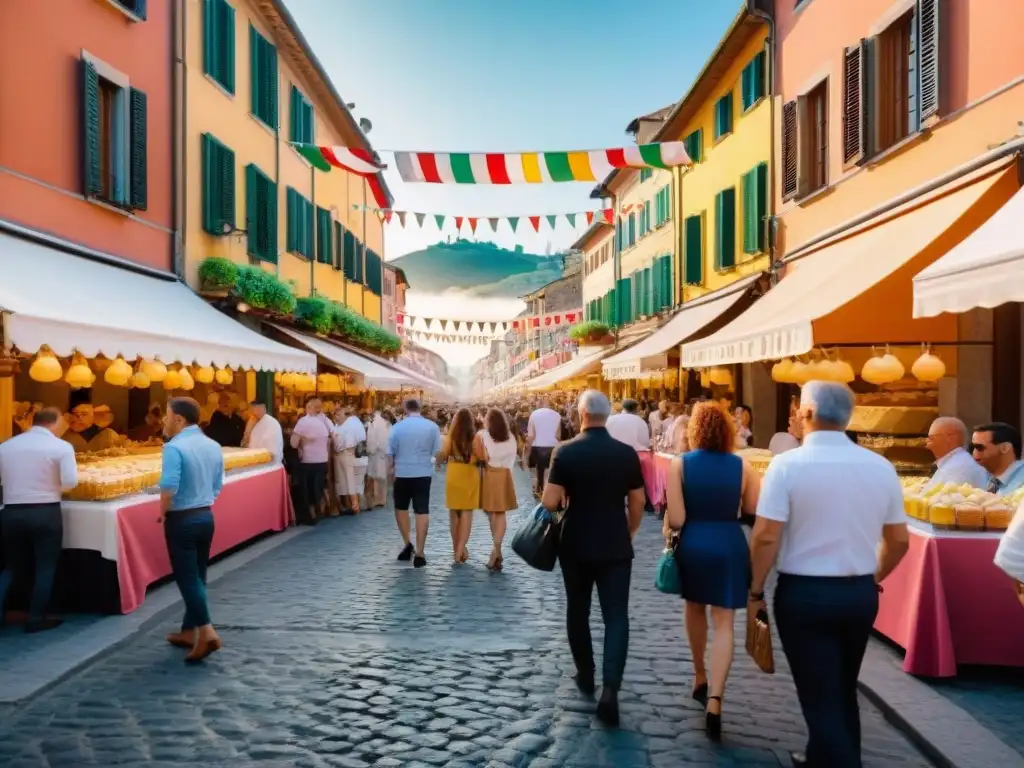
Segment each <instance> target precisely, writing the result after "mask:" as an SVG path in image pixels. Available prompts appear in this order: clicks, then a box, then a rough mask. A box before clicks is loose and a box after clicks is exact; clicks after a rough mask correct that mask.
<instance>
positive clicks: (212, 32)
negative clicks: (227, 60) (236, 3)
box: [203, 0, 221, 78]
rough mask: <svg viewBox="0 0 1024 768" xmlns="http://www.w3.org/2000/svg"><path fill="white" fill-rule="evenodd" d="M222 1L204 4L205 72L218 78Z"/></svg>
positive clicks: (207, 1) (205, 2) (212, 0)
mask: <svg viewBox="0 0 1024 768" xmlns="http://www.w3.org/2000/svg"><path fill="white" fill-rule="evenodd" d="M219 5H220V0H204V2H203V72H204V73H206V74H207V75H210V76H211V77H214V78H217V74H218V73H217V43H218V41H219V40H220V20H221V14H220V13H219V10H220V9H219V8H218V6H219Z"/></svg>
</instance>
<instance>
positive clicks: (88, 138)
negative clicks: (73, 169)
mask: <svg viewBox="0 0 1024 768" xmlns="http://www.w3.org/2000/svg"><path fill="white" fill-rule="evenodd" d="M82 187H83V189H84V191H85V194H86V195H87V196H88V195H99V194H102V193H103V168H102V167H101V166H100V76H99V74H97V72H96V67H94V66H93V65H92V64H90V63H89V62H88V61H83V62H82Z"/></svg>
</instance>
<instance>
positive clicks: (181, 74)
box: [171, 3, 188, 280]
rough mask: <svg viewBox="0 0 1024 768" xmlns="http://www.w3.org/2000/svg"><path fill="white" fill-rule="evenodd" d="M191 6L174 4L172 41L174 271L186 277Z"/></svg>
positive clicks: (181, 276) (172, 217)
mask: <svg viewBox="0 0 1024 768" xmlns="http://www.w3.org/2000/svg"><path fill="white" fill-rule="evenodd" d="M187 13H188V6H187V4H186V3H171V40H172V45H173V47H174V52H173V57H172V63H171V125H172V126H173V130H174V135H173V136H172V138H171V222H172V224H171V227H172V229H173V233H172V235H171V271H172V272H173V273H174V274H175V275H177V276H178V278H179V279H181V280H185V279H186V275H185V245H186V236H185V225H186V217H187V215H188V214H187V206H186V204H185V191H186V179H185V167H186V165H185V161H186V152H187V149H186V148H187V146H188V142H187V141H186V140H185V130H186V128H187V127H188V101H187V98H186V94H187V90H186V89H187V87H188V86H187V83H188V79H187V77H186V75H187V71H186V67H185V29H186V28H187V27H186V18H185V14H187Z"/></svg>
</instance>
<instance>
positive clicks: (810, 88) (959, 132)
mask: <svg viewBox="0 0 1024 768" xmlns="http://www.w3.org/2000/svg"><path fill="white" fill-rule="evenodd" d="M775 5H776V20H775V31H774V37H775V40H776V50H775V57H774V61H773V69H774V71H773V73H772V80H773V85H774V87H773V89H772V92H773V93H774V94H776V95H775V99H774V112H775V116H774V125H775V129H774V133H775V147H774V154H775V158H776V162H775V163H774V169H775V172H774V174H773V182H772V185H773V196H774V210H775V213H776V215H775V227H774V237H775V246H776V249H775V250H776V253H777V254H778V255H779V256H781V260H780V261H779V262H778V263H776V264H775V265H774V270H773V271H774V272H775V275H776V277H777V278H779V279H778V281H777V285H776V286H775V287H773V288H772V289H771V291H769V293H768V294H767V295H766V296H765V297H764V298H762V299H761V300H759V301H758V302H756V303H755V305H754V306H753V307H752V308H751V309H750V310H748V311H747V312H745V313H744V314H743V315H742V316H740V317H739V318H738V319H737V320H735V321H734V322H733V323H731V324H730V325H728V326H726V327H725V328H723V329H722V330H721V331H719V332H718V333H716V334H714V335H712V336H711V337H709V338H706V339H703V340H701V341H699V342H695V343H694V344H691V345H686V347H685V349H684V365H688V366H692V367H707V366H727V365H738V364H753V363H757V362H758V361H771V360H778V359H781V358H785V357H788V356H807V355H811V356H813V355H816V354H820V350H822V349H827V350H834V351H837V352H833V353H838V354H840V355H842V356H843V357H845V358H847V359H848V360H849V361H850V362H851V364H852V365H853V367H854V369H855V370H857V371H859V370H860V365H861V364H862V363H863V362H864V361H866V359H867V357H869V356H870V355H871V346H872V345H878V344H883V345H884V344H892V345H893V349H894V352H895V353H896V354H897V356H898V357H900V358H901V360H903V361H904V362H905V363H907V365H906V367H907V370H909V369H910V365H909V363H910V362H912V361H913V359H914V358H915V357H916V355H918V354H920V347H921V344H922V343H929V344H933V345H935V348H936V350H939V351H938V354H939V355H940V357H942V358H943V360H944V361H945V362H946V365H947V371H948V374H947V379H946V380H944V383H943V385H942V386H940V388H939V392H940V403H939V408H940V410H942V411H943V412H947V413H956V414H957V415H960V416H961V417H962V418H964V420H965V421H967V422H968V423H971V422H975V423H977V422H982V421H987V420H990V419H991V418H993V417H998V418H1002V419H1004V420H1006V421H1011V422H1013V423H1019V420H1020V414H1021V395H1020V381H1021V379H1020V376H1021V374H1020V369H1021V366H1020V348H1019V343H1016V342H1014V340H1015V339H1019V337H1020V333H1021V317H1020V309H1019V305H1018V304H1008V305H1004V306H1002V307H999V308H998V309H996V310H995V311H992V310H974V311H970V312H966V313H964V314H960V315H956V314H950V313H944V314H939V315H937V316H932V317H915V315H914V307H913V286H912V282H913V278H914V276H915V275H917V274H918V273H919V272H921V270H922V269H924V268H925V267H927V266H928V265H929V264H931V263H933V262H934V261H936V260H937V259H938V258H940V257H941V256H942V255H943V254H945V253H946V252H947V251H949V250H950V249H951V248H953V247H954V246H956V245H957V244H958V243H960V242H961V241H963V240H964V239H965V238H966V237H968V236H969V235H970V234H971V233H972V232H974V231H975V230H976V229H977V228H978V227H979V226H980V225H982V224H983V223H984V222H985V221H986V220H987V219H988V218H989V217H991V216H992V215H993V214H994V213H995V212H996V211H997V210H999V209H1000V207H1002V205H1003V204H1004V203H1005V202H1006V201H1007V200H1008V199H1009V198H1010V197H1011V196H1012V195H1013V194H1014V193H1015V192H1016V191H1017V189H1018V188H1019V180H1018V175H1017V168H1016V167H1015V166H1016V164H1017V158H1018V155H1019V152H1020V150H1021V148H1022V145H1024V142H1022V141H1021V138H1020V129H1019V121H1020V120H1021V119H1022V118H1024V49H1022V47H1021V46H1020V44H1019V41H1020V39H1021V38H1022V36H1024V14H1022V13H1021V12H1020V7H1019V3H1018V2H1017V0H985V2H976V1H972V0H941V1H940V0H858V2H847V0H786V1H784V2H778V3H776V4H775ZM805 359H808V358H806V357H805ZM762 370H766V369H764V368H763V367H762ZM958 371H970V373H971V375H970V376H957V372H958ZM762 378H763V377H762ZM769 383H770V382H769ZM780 392H781V390H780ZM762 394H764V393H762ZM748 396H749V395H748ZM769 400H770V398H769ZM765 402H766V399H765V398H762V405H764V404H765ZM784 411H785V404H783V403H780V404H779V412H780V413H779V415H780V422H782V417H783V416H784ZM783 423H784V422H783Z"/></svg>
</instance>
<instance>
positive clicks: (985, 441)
mask: <svg viewBox="0 0 1024 768" xmlns="http://www.w3.org/2000/svg"><path fill="white" fill-rule="evenodd" d="M1020 451H1021V439H1020V432H1018V431H1017V429H1016V428H1014V427H1012V426H1011V425H1009V424H1006V423H1004V422H1001V421H996V422H993V423H992V424H982V425H981V426H980V427H975V428H974V436H973V437H972V438H971V454H972V455H973V456H974V460H975V461H976V462H978V463H979V464H980V465H981V466H983V467H984V468H985V469H986V470H988V473H989V475H991V478H990V479H989V482H988V488H987V489H986V490H988V491H991V492H992V493H998V494H999V495H1000V496H1008V495H1009V494H1011V493H1013V492H1014V491H1016V490H1017V489H1018V488H1020V487H1021V486H1024V461H1021V460H1020Z"/></svg>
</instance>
